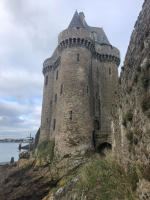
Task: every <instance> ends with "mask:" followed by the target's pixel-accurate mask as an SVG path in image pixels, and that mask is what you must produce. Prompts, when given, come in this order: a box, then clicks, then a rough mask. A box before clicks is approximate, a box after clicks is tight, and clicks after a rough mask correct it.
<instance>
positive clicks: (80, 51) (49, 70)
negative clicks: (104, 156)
mask: <svg viewBox="0 0 150 200" xmlns="http://www.w3.org/2000/svg"><path fill="white" fill-rule="evenodd" d="M119 63H120V53H119V50H118V49H117V48H115V47H113V46H112V45H111V44H110V43H109V41H108V39H107V37H106V35H105V33H104V31H103V29H102V28H95V27H90V26H88V25H87V23H86V21H85V19H84V14H83V13H79V14H78V13H77V11H76V12H75V14H74V16H73V19H72V21H71V23H70V25H69V27H68V28H67V29H66V30H64V31H62V32H61V33H60V34H59V36H58V46H57V48H56V50H55V51H54V53H53V55H52V56H51V57H50V58H48V59H46V60H45V61H44V64H43V74H44V92H43V105H42V118H41V134H40V142H42V141H45V140H55V156H56V157H60V158H62V157H64V156H66V155H70V154H79V153H81V154H84V153H85V152H86V151H88V150H92V149H93V148H94V147H95V149H96V150H97V151H98V149H99V148H100V146H105V145H106V144H110V145H111V134H110V133H111V131H110V130H111V124H110V117H109V116H110V107H111V100H112V96H113V93H114V91H115V90H116V86H117V81H118V66H119ZM95 136H96V137H95Z"/></svg>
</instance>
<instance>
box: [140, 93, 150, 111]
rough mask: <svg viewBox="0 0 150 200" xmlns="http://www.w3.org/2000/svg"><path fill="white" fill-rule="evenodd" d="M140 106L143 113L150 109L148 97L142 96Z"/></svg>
mask: <svg viewBox="0 0 150 200" xmlns="http://www.w3.org/2000/svg"><path fill="white" fill-rule="evenodd" d="M140 105H141V108H142V111H143V112H144V111H146V110H148V109H149V108H150V101H149V97H148V96H147V95H144V96H143V98H142V100H141V103H140Z"/></svg>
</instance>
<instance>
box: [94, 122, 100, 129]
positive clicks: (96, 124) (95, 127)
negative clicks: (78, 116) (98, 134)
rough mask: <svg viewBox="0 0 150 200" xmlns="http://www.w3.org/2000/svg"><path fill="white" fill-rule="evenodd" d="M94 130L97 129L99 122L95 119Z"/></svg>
mask: <svg viewBox="0 0 150 200" xmlns="http://www.w3.org/2000/svg"><path fill="white" fill-rule="evenodd" d="M94 130H99V122H98V121H97V120H95V121H94Z"/></svg>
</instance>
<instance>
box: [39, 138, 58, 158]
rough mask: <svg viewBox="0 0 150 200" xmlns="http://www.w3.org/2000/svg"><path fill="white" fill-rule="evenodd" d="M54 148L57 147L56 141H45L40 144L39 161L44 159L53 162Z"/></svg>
mask: <svg viewBox="0 0 150 200" xmlns="http://www.w3.org/2000/svg"><path fill="white" fill-rule="evenodd" d="M54 146H55V141H54V140H53V141H49V140H48V141H43V142H41V143H40V144H38V146H37V148H38V158H39V159H41V158H42V159H44V160H46V161H47V159H48V160H50V161H52V160H53V157H54Z"/></svg>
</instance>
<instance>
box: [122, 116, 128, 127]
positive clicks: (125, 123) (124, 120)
mask: <svg viewBox="0 0 150 200" xmlns="http://www.w3.org/2000/svg"><path fill="white" fill-rule="evenodd" d="M122 125H123V126H124V127H127V122H126V119H125V117H123V119H122Z"/></svg>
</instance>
